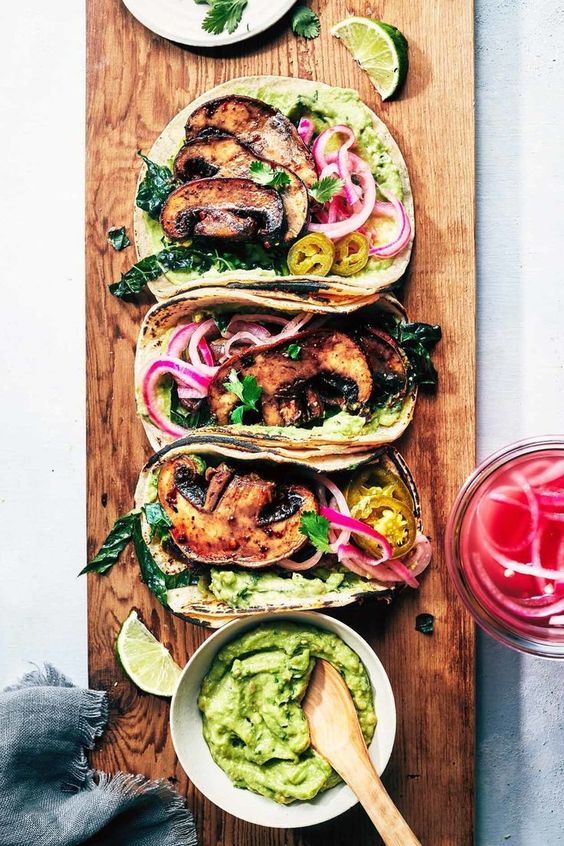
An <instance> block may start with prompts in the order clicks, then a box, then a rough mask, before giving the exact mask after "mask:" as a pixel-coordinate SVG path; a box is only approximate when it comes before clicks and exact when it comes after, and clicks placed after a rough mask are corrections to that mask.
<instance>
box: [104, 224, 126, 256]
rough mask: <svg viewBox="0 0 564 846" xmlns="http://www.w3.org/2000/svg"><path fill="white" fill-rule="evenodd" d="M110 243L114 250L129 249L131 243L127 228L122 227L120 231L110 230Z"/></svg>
mask: <svg viewBox="0 0 564 846" xmlns="http://www.w3.org/2000/svg"><path fill="white" fill-rule="evenodd" d="M108 241H109V242H110V244H111V245H112V247H113V248H114V250H118V252H119V251H120V250H125V248H126V247H129V245H130V243H131V241H130V240H129V238H128V237H127V235H126V232H125V226H120V227H119V229H110V230H109V231H108Z"/></svg>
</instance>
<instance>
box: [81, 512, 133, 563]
mask: <svg viewBox="0 0 564 846" xmlns="http://www.w3.org/2000/svg"><path fill="white" fill-rule="evenodd" d="M138 515H139V511H137V510H134V511H130V512H129V514H124V516H123V517H118V519H117V520H116V522H115V523H114V525H113V527H112V529H111V531H110V533H109V534H108V537H107V538H106V540H105V541H104V543H103V544H102V546H101V547H100V549H99V550H98V552H97V553H96V555H95V556H94V558H92V560H91V561H89V562H88V564H87V565H86V567H84V569H82V570H81V571H80V573H79V574H78V575H79V576H82V575H84V573H106V572H107V571H108V570H110V569H111V568H112V567H113V566H114V564H115V563H116V561H117V560H118V558H119V557H120V555H121V553H122V552H123V550H124V549H125V547H126V546H127V544H128V543H129V541H130V540H131V538H132V537H133V528H134V524H135V521H136V520H137V518H138Z"/></svg>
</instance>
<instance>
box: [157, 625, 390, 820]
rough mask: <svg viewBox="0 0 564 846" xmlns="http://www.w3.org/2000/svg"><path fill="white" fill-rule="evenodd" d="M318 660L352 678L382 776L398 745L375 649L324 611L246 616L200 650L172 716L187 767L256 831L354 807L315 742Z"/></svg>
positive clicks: (199, 785) (203, 788)
mask: <svg viewBox="0 0 564 846" xmlns="http://www.w3.org/2000/svg"><path fill="white" fill-rule="evenodd" d="M318 658H323V659H325V660H327V661H329V662H330V663H332V664H333V666H335V667H336V668H337V669H338V670H339V672H340V673H341V675H342V676H343V678H344V679H345V681H346V683H347V686H348V688H349V690H350V692H351V696H352V698H353V702H354V704H355V707H356V710H357V714H358V717H359V722H360V725H361V728H362V731H363V734H364V737H365V739H366V741H367V744H368V746H369V749H370V754H371V756H372V758H373V760H374V762H375V764H376V768H377V769H378V772H379V773H382V772H383V770H384V768H385V766H386V764H387V762H388V759H389V757H390V754H391V751H392V747H393V742H394V736H395V726H396V715H395V705H394V698H393V693H392V689H391V686H390V683H389V680H388V677H387V675H386V672H385V670H384V668H383V666H382V664H381V663H380V661H379V660H378V658H377V656H376V655H375V653H374V652H373V650H372V648H371V647H370V645H369V644H368V643H367V642H366V641H365V640H363V639H362V638H361V637H360V635H358V634H357V633H356V632H355V631H354V630H353V629H351V628H350V627H349V626H347V625H345V624H344V623H342V622H340V621H339V620H336V619H334V618H332V617H326V616H324V615H322V614H319V613H308V612H294V613H287V614H276V615H272V614H265V615H262V616H260V617H253V618H252V619H248V618H247V619H239V620H235V621H234V622H232V623H229V624H228V625H226V626H224V627H223V628H222V629H220V630H219V631H217V632H216V633H215V634H214V635H212V637H210V638H209V639H208V640H206V642H205V643H204V644H203V645H202V646H201V647H200V648H199V649H198V650H197V651H196V652H195V653H194V655H193V656H192V658H191V659H190V661H189V662H188V664H187V665H186V667H185V668H184V671H183V673H182V676H181V678H180V681H179V684H178V688H177V690H176V693H175V695H174V698H173V700H172V705H171V714H170V723H171V734H172V740H173V743H174V747H175V750H176V753H177V755H178V758H179V761H180V763H181V765H182V767H183V768H184V770H185V771H186V774H187V775H188V777H189V779H190V780H191V781H192V783H193V784H194V785H195V786H196V787H197V788H198V790H200V791H201V792H202V793H203V794H204V795H205V796H207V798H208V799H210V800H211V801H212V802H214V803H215V804H216V805H218V806H219V807H220V808H222V809H223V810H224V811H227V812H228V813H230V814H233V815H234V816H237V817H239V818H240V819H243V820H246V821H248V822H251V823H255V824H257V825H263V826H270V827H274V828H295V827H301V826H306V825H316V824H318V823H321V822H325V821H326V820H329V819H332V818H333V817H336V816H338V815H339V814H341V813H343V812H344V811H346V810H348V809H349V808H351V807H352V806H353V805H354V804H355V803H356V801H357V800H356V797H355V796H354V794H353V793H352V791H351V790H350V789H349V788H348V787H347V786H346V785H345V784H343V782H342V781H341V780H340V779H339V776H338V775H337V774H336V773H335V772H334V771H333V770H332V768H331V766H330V765H329V763H328V762H327V761H325V760H324V759H323V758H322V757H321V756H320V755H318V754H317V752H315V751H314V750H313V749H312V748H311V745H310V742H309V731H308V726H307V720H306V718H305V715H304V713H303V710H302V707H301V700H302V698H303V696H304V694H305V691H306V689H307V685H308V682H309V677H310V674H311V672H312V670H313V667H314V665H315V661H316V660H317V659H318Z"/></svg>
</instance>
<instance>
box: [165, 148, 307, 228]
mask: <svg viewBox="0 0 564 846" xmlns="http://www.w3.org/2000/svg"><path fill="white" fill-rule="evenodd" d="M254 161H257V156H256V154H255V153H252V152H251V151H250V150H249V148H248V147H245V146H244V144H242V143H241V142H240V141H239V140H238V139H237V138H234V137H233V136H232V135H218V136H216V137H211V138H201V137H198V138H196V139H195V140H194V141H187V142H186V144H184V146H183V147H181V149H180V150H179V152H178V154H177V156H176V158H175V160H174V175H175V176H176V178H177V179H180V180H182V181H183V182H192V181H193V180H194V179H202V178H205V177H210V176H224V177H233V176H238V177H245V178H249V176H250V172H251V171H250V168H251V164H252V163H253V162H254ZM261 161H262V160H261ZM266 164H269V165H270V166H271V167H272V168H273V169H274V170H276V169H279V170H283V171H284V173H286V175H287V176H288V178H289V180H290V184H289V185H288V186H287V187H286V188H284V189H283V191H282V192H281V197H282V204H283V206H284V213H285V215H286V223H287V226H288V228H287V231H286V235H285V236H284V240H285V241H293V240H294V239H295V238H297V237H298V235H299V234H300V232H301V231H302V229H303V228H304V226H305V223H306V220H307V215H308V208H309V204H308V195H307V190H306V187H305V185H304V183H303V182H302V181H301V179H299V178H298V177H297V176H296V174H295V173H293V172H292V171H291V170H288V169H287V168H281V167H280V165H278V164H276V163H275V162H266Z"/></svg>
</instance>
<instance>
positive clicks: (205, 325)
mask: <svg viewBox="0 0 564 846" xmlns="http://www.w3.org/2000/svg"><path fill="white" fill-rule="evenodd" d="M211 329H217V325H216V322H215V320H211V319H210V320H203V321H202V322H201V323H200V324H199V325H198V328H197V329H195V330H194V332H193V333H192V336H191V338H190V340H189V342H188V355H189V356H190V361H191V362H192V365H193V366H194V367H197V368H198V370H199V371H200V372H201V373H203V374H207V375H209V376H214V375H215V374H216V373H217V369H218V368H217V367H215V366H214V365H213V356H212V354H211V350H210V348H209V346H208V344H207V342H205V335H206V334H207V333H208V332H209V331H210V330H211ZM202 342H204V344H205V345H202ZM200 353H201V355H202V358H203V359H204V361H202V358H201V357H200ZM210 361H211V364H210Z"/></svg>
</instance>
